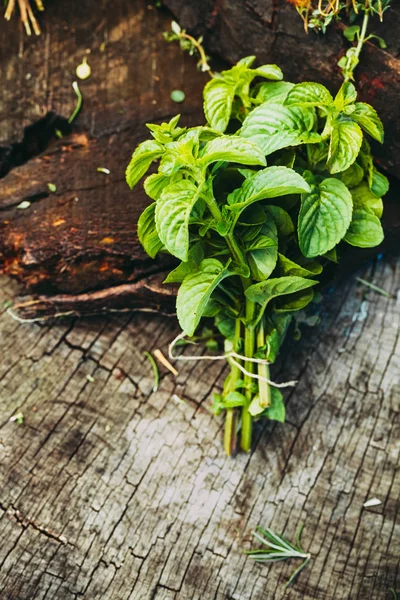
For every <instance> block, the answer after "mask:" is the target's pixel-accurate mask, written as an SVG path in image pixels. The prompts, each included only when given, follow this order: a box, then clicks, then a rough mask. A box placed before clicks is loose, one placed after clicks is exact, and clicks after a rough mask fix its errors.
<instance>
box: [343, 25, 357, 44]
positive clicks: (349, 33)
mask: <svg viewBox="0 0 400 600" xmlns="http://www.w3.org/2000/svg"><path fill="white" fill-rule="evenodd" d="M343 35H344V37H345V38H346V39H347V40H349V42H354V40H355V39H356V37H357V38H358V36H359V35H360V27H359V26H358V25H351V26H350V27H346V29H345V30H344V31H343Z"/></svg>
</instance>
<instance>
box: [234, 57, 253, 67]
mask: <svg viewBox="0 0 400 600" xmlns="http://www.w3.org/2000/svg"><path fill="white" fill-rule="evenodd" d="M255 60H256V57H255V56H254V55H251V56H245V57H244V58H241V59H240V60H238V61H237V63H236V66H237V67H246V68H247V69H248V68H250V67H251V65H252V64H253V62H254V61H255Z"/></svg>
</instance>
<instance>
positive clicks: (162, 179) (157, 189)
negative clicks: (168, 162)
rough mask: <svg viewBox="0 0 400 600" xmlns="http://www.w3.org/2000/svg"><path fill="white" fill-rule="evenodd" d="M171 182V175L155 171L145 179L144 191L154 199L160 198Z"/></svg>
mask: <svg viewBox="0 0 400 600" xmlns="http://www.w3.org/2000/svg"><path fill="white" fill-rule="evenodd" d="M170 183H171V177H169V175H164V173H153V175H149V176H148V177H146V179H145V180H144V184H143V187H144V191H145V192H146V194H147V195H148V196H149V197H150V198H151V199H152V200H158V198H159V197H160V196H161V194H162V192H163V191H164V190H165V188H166V187H167V185H169V184H170Z"/></svg>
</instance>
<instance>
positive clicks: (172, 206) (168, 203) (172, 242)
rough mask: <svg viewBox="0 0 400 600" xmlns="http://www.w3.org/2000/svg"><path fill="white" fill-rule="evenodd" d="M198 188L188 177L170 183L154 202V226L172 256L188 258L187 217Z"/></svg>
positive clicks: (195, 198) (196, 197)
mask: <svg viewBox="0 0 400 600" xmlns="http://www.w3.org/2000/svg"><path fill="white" fill-rule="evenodd" d="M198 196H199V188H197V187H196V186H195V185H194V183H192V182H191V181H189V180H188V179H182V180H181V181H177V182H176V183H171V184H170V185H169V186H167V187H166V188H165V190H164V191H163V193H162V194H161V196H160V198H159V200H158V201H157V203H156V226H157V232H158V235H159V237H160V240H161V241H162V242H163V244H164V246H165V247H166V249H167V250H168V252H170V253H171V254H172V255H173V256H176V257H177V258H180V259H181V260H183V261H185V262H186V261H187V260H188V249H189V219H190V214H191V212H192V210H193V207H194V205H195V204H196V202H197V200H198Z"/></svg>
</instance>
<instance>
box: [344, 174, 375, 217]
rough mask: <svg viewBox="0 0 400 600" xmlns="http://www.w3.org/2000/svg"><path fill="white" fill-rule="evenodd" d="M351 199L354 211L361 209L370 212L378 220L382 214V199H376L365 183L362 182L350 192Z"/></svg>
mask: <svg viewBox="0 0 400 600" xmlns="http://www.w3.org/2000/svg"><path fill="white" fill-rule="evenodd" d="M351 195H352V197H353V204H354V209H358V208H362V209H363V210H367V211H368V212H372V213H373V214H374V215H376V216H377V217H378V218H379V219H380V218H381V217H382V213H383V202H382V198H377V197H376V196H375V194H374V193H373V192H372V191H371V190H370V189H369V186H368V184H367V183H366V182H364V181H363V182H362V183H361V184H360V185H358V186H357V187H355V188H353V189H352V190H351Z"/></svg>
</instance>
